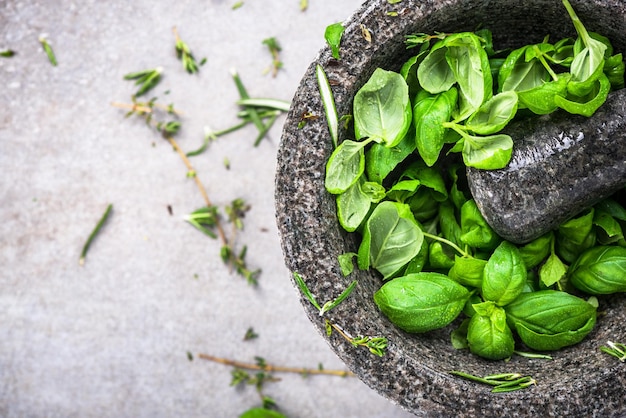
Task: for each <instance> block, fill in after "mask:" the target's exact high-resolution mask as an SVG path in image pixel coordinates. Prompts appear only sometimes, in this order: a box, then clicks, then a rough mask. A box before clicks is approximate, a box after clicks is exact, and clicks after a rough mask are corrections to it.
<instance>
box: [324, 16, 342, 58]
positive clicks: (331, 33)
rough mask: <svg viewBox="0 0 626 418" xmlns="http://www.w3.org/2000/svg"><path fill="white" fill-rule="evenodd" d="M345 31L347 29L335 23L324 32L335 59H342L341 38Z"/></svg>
mask: <svg viewBox="0 0 626 418" xmlns="http://www.w3.org/2000/svg"><path fill="white" fill-rule="evenodd" d="M345 30H346V28H344V26H343V25H342V24H341V23H333V24H332V25H328V26H327V27H326V30H325V31H324V39H326V42H327V43H328V46H329V47H330V50H331V53H332V54H333V58H335V59H340V56H339V44H340V43H341V36H342V35H343V32H344V31H345Z"/></svg>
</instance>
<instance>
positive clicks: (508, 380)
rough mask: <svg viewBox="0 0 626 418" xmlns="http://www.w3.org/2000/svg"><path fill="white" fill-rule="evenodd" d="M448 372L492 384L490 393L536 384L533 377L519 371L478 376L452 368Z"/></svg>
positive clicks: (511, 390) (510, 390)
mask: <svg viewBox="0 0 626 418" xmlns="http://www.w3.org/2000/svg"><path fill="white" fill-rule="evenodd" d="M450 374H452V375H455V376H459V377H462V378H464V379H468V380H471V381H473V382H477V383H482V384H485V385H489V386H493V389H492V390H491V392H492V393H503V392H513V391H515V390H520V389H525V388H527V387H529V386H532V385H536V384H537V382H536V381H535V379H533V378H532V377H530V376H523V375H521V374H519V373H498V374H491V375H488V376H485V377H480V376H475V375H472V374H469V373H465V372H461V371H458V370H453V371H451V372H450Z"/></svg>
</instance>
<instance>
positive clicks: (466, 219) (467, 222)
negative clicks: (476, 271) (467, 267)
mask: <svg viewBox="0 0 626 418" xmlns="http://www.w3.org/2000/svg"><path fill="white" fill-rule="evenodd" d="M460 239H461V242H463V243H464V244H466V245H469V246H470V247H474V248H482V249H487V250H491V249H494V248H496V247H497V246H498V244H499V243H500V241H501V238H500V237H499V236H498V234H496V232H495V231H494V230H493V229H492V228H491V227H490V226H489V224H488V223H487V221H486V220H485V218H484V217H483V215H482V214H481V213H480V211H479V210H478V206H477V205H476V202H475V201H474V199H471V200H468V201H467V202H465V204H464V205H463V206H462V207H461V237H460Z"/></svg>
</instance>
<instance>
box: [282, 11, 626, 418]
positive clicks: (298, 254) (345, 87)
mask: <svg viewBox="0 0 626 418" xmlns="http://www.w3.org/2000/svg"><path fill="white" fill-rule="evenodd" d="M572 3H573V6H574V8H575V9H576V10H577V11H578V14H579V16H580V17H581V19H582V20H583V21H584V22H585V24H586V26H587V28H588V29H590V30H596V31H599V32H601V33H603V34H604V35H606V36H608V37H609V38H610V39H612V40H613V41H614V44H615V47H616V49H617V50H618V51H624V50H625V49H624V46H625V44H626V22H625V17H624V16H625V15H626V10H625V4H624V2H620V1H587V2H581V1H573V2H572ZM388 11H397V12H398V16H395V17H394V16H389V15H388V14H387V12H388ZM479 25H482V26H484V27H488V28H490V29H492V31H493V32H494V42H495V43H496V44H497V45H504V46H510V47H515V46H521V45H523V44H525V43H528V42H538V41H540V40H541V39H542V38H543V37H544V36H545V35H546V34H547V33H548V32H549V33H550V34H552V35H553V36H555V37H559V36H564V35H574V31H573V28H572V26H571V23H570V22H569V19H568V18H567V15H566V13H565V10H564V9H563V7H562V5H561V2H560V1H557V0H550V1H537V0H531V1H524V2H520V1H518V0H514V1H513V0H500V1H497V2H496V1H485V0H480V1H478V0H477V1H471V0H466V1H461V0H458V1H454V0H446V1H444V0H441V1H435V0H431V1H411V0H404V1H402V2H401V3H398V4H396V5H393V6H392V5H389V3H388V2H387V0H375V1H371V2H368V3H365V4H364V5H363V6H362V8H361V9H360V10H358V11H357V12H356V13H355V14H354V15H353V17H352V18H350V19H349V20H348V21H347V22H345V26H346V32H345V34H344V38H343V41H342V44H341V55H342V58H341V60H339V61H338V60H334V59H333V58H332V57H331V54H330V51H329V50H328V49H327V48H324V49H322V50H321V52H320V54H319V55H318V57H317V58H316V59H315V61H314V62H313V63H312V64H311V66H310V67H309V69H308V70H307V72H306V74H305V75H304V78H303V80H302V83H301V85H300V87H299V89H298V91H297V93H296V96H295V97H294V100H293V105H292V109H291V111H290V113H289V116H288V119H287V121H286V123H285V127H284V132H283V137H282V142H281V145H280V149H279V155H278V171H277V177H276V192H275V193H276V209H277V222H278V227H279V230H280V233H281V238H282V246H283V251H284V255H285V261H286V264H287V267H288V268H289V269H290V270H291V271H294V272H299V273H300V275H301V276H302V277H303V278H304V280H305V282H306V283H307V285H308V286H309V288H310V289H311V290H312V292H313V293H314V295H315V296H316V298H317V299H318V301H320V303H323V302H325V301H327V300H330V299H332V298H334V297H336V296H337V295H338V294H339V293H340V292H341V291H342V290H343V289H345V287H346V286H347V285H348V284H349V283H350V281H351V280H353V279H357V280H358V282H359V285H358V286H357V288H356V290H355V291H354V293H353V294H352V295H351V296H350V297H349V298H348V299H347V300H345V301H344V302H343V303H342V304H341V305H339V307H338V308H336V309H335V310H333V311H331V312H330V313H329V315H330V316H329V317H330V319H332V321H334V322H335V323H336V324H338V325H339V326H341V327H342V328H343V329H344V330H345V331H346V332H347V333H349V334H350V335H353V336H356V335H359V334H364V335H381V336H385V337H387V338H388V339H389V349H388V351H387V353H386V354H385V356H383V357H381V358H379V357H376V356H374V355H372V354H370V353H369V352H368V351H367V350H365V349H363V348H355V347H352V346H351V345H350V344H349V343H347V342H346V341H345V340H344V339H343V338H341V337H340V336H339V335H338V334H337V333H334V334H333V335H331V336H330V337H327V336H326V334H325V332H324V322H323V319H321V318H320V317H319V316H318V314H317V310H316V309H315V308H313V307H312V306H311V305H310V304H309V302H308V301H307V300H306V299H304V298H302V297H301V300H302V304H303V307H304V310H305V311H306V314H307V315H308V316H309V318H310V320H311V322H312V323H313V324H314V325H315V327H317V329H318V330H319V332H320V335H322V336H323V338H325V339H326V340H327V341H328V343H329V344H330V346H331V347H332V348H333V349H334V351H335V352H336V353H337V354H338V355H339V357H340V358H341V359H342V360H343V361H344V362H345V363H346V365H347V366H348V367H349V368H350V369H351V370H353V371H354V372H355V373H356V374H357V375H358V376H359V378H361V379H362V380H363V381H364V382H365V383H366V384H368V385H369V386H370V387H372V388H373V389H374V390H376V391H378V392H379V393H381V394H383V395H384V396H386V397H388V398H389V399H390V400H391V401H392V402H395V403H398V404H400V405H401V406H403V407H404V408H405V409H407V410H409V411H412V412H413V413H415V414H416V415H419V416H431V417H448V416H467V417H474V416H498V417H501V416H507V417H508V416H541V417H543V416H602V417H619V416H625V415H626V389H625V388H626V369H625V368H624V364H623V363H620V362H619V361H617V360H616V359H614V358H612V357H608V356H607V355H606V354H604V353H601V352H600V351H599V350H598V347H599V346H600V345H602V344H605V343H606V341H607V340H613V341H625V340H626V327H625V325H624V324H626V309H625V306H626V300H625V298H624V297H623V296H614V297H610V298H602V299H601V300H600V311H602V312H604V313H605V315H601V316H600V317H599V319H598V324H597V326H596V329H595V330H594V331H593V332H592V333H591V334H590V335H589V337H588V338H587V339H586V340H585V341H583V342H582V343H580V344H578V345H577V346H575V347H570V348H567V349H564V350H562V351H559V352H557V353H554V355H553V357H554V359H553V360H552V361H546V360H529V359H526V358H522V357H517V356H516V357H514V358H513V359H512V360H511V361H509V362H507V363H504V362H490V361H486V360H482V359H480V358H478V357H476V356H473V355H471V354H469V353H468V352H466V351H457V350H455V349H454V348H453V347H452V345H451V344H450V332H451V331H452V330H453V329H454V328H453V326H450V327H448V328H445V329H443V330H439V331H436V332H432V333H428V334H425V335H409V334H406V333H404V332H402V331H399V330H398V329H396V328H395V327H394V326H393V325H392V324H391V323H390V322H389V321H388V320H387V319H386V318H385V317H383V316H382V315H381V314H380V313H379V312H378V310H377V308H376V306H375V304H374V302H373V299H372V295H373V293H374V292H375V291H376V290H377V289H378V287H379V286H380V285H381V280H380V278H379V277H378V276H377V275H376V274H374V273H372V272H362V271H357V272H355V273H353V274H352V275H351V276H349V277H347V278H344V277H343V276H342V274H341V272H340V269H339V265H338V263H337V256H338V255H339V254H342V253H345V252H349V251H356V250H357V246H358V242H357V239H356V237H355V236H353V235H352V236H351V235H350V234H348V233H346V232H345V231H343V230H342V228H341V227H340V226H339V224H338V222H337V218H336V214H335V213H336V212H335V210H336V206H335V201H334V198H333V197H332V196H331V195H329V194H328V193H327V192H326V191H325V189H324V167H325V163H326V160H327V159H328V157H329V155H330V153H331V151H332V144H331V140H330V136H329V133H328V128H327V126H326V120H325V118H324V116H323V115H324V111H323V108H322V104H321V102H320V99H319V93H318V89H317V85H316V80H315V75H314V69H315V65H316V64H320V65H322V67H323V68H324V69H325V71H326V73H327V75H328V77H329V79H330V82H331V84H332V86H333V92H334V94H335V101H336V104H337V109H338V112H339V114H340V115H345V114H350V113H351V105H352V97H353V95H354V93H355V92H356V91H357V90H358V88H359V87H360V86H362V85H363V84H364V83H365V81H366V80H367V79H368V77H369V76H370V75H371V74H372V72H373V71H374V70H375V68H376V67H379V66H380V67H383V68H385V69H389V70H398V69H399V67H400V66H401V65H402V63H403V62H404V60H405V59H407V58H408V57H409V56H410V54H411V53H412V51H407V50H406V49H405V46H404V36H405V35H406V34H409V33H414V32H431V33H432V32H434V31H445V32H453V31H464V30H472V29H475V28H476V27H478V26H479ZM362 27H364V28H367V29H368V30H369V31H370V33H371V34H372V41H371V43H368V42H367V41H366V40H365V39H364V38H363V36H362ZM304 112H313V113H314V114H316V115H318V116H320V118H319V119H317V120H314V121H309V123H307V124H306V125H305V126H304V127H303V128H301V129H298V123H299V122H300V120H301V117H302V114H303V113H304ZM340 136H341V139H344V138H350V137H351V134H350V133H349V132H346V131H343V130H342V131H341V132H340ZM450 370H463V371H465V372H468V373H473V374H477V375H485V374H490V373H499V372H505V371H510V372H519V373H523V374H529V375H532V376H533V377H534V378H535V379H536V380H537V386H536V387H531V388H529V389H527V390H524V391H520V392H512V393H508V394H497V395H494V394H491V393H490V391H489V388H487V387H484V386H482V385H478V384H475V383H470V382H467V381H465V380H460V379H458V378H455V377H453V376H451V375H449V374H448V372H449V371H450ZM355 402H356V400H355Z"/></svg>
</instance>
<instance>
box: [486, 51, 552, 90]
mask: <svg viewBox="0 0 626 418" xmlns="http://www.w3.org/2000/svg"><path fill="white" fill-rule="evenodd" d="M529 48H532V45H529V46H524V47H521V48H518V49H516V50H514V51H513V52H511V53H510V54H509V55H508V56H507V58H506V59H505V60H504V63H503V64H502V67H501V68H500V72H499V73H498V86H499V91H510V90H513V91H517V92H520V91H525V90H530V89H532V88H535V87H537V86H540V85H542V84H543V83H545V82H546V81H547V80H548V79H549V78H550V74H549V73H548V71H547V70H546V69H545V68H544V66H543V64H541V62H540V61H539V60H536V59H533V60H532V61H530V62H526V61H525V60H524V56H525V54H526V50H527V49H529Z"/></svg>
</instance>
